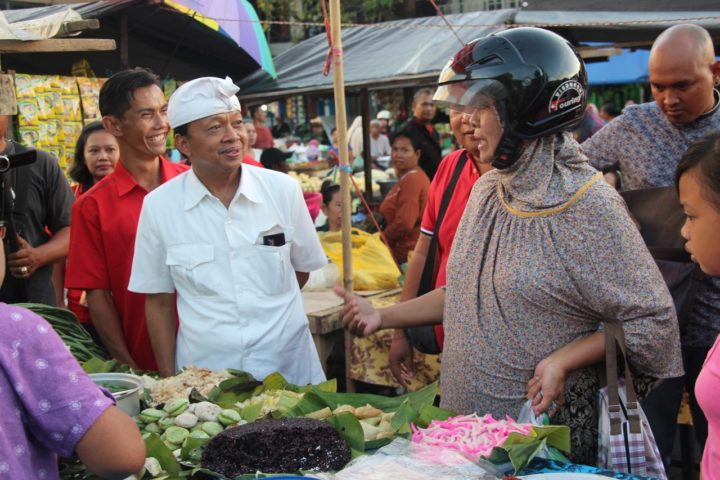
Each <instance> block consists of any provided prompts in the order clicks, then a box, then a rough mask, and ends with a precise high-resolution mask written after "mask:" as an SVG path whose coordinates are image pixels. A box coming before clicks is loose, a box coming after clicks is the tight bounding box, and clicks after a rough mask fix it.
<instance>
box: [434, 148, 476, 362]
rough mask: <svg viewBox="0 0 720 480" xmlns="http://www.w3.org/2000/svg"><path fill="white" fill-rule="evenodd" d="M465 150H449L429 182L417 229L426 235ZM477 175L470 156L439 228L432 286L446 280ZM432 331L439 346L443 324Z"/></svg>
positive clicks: (435, 286) (441, 339) (437, 285)
mask: <svg viewBox="0 0 720 480" xmlns="http://www.w3.org/2000/svg"><path fill="white" fill-rule="evenodd" d="M464 151H465V150H463V149H460V150H455V151H454V152H452V153H450V154H448V155H447V156H446V157H445V158H444V159H443V160H442V162H440V166H439V167H438V170H437V173H436V174H435V177H434V178H433V181H432V183H430V191H429V192H428V200H427V206H426V207H425V213H423V218H422V223H421V224H420V231H421V232H422V233H424V234H425V235H432V234H433V232H434V231H435V222H436V221H437V214H438V210H439V209H440V204H441V203H442V198H443V195H444V194H445V189H446V188H447V185H448V183H450V179H451V178H452V175H453V172H454V171H455V166H456V165H457V162H458V160H460V155H462V153H463V152H464ZM478 178H480V172H479V171H478V169H477V166H476V165H475V162H473V161H472V159H471V158H468V160H467V162H466V163H465V166H464V167H463V170H462V172H460V176H459V177H458V180H457V183H456V184H455V190H454V191H453V195H452V197H451V198H450V203H449V204H448V206H447V210H446V211H445V217H444V218H443V221H442V225H440V232H438V238H437V253H436V255H435V269H436V270H437V273H436V275H435V283H434V285H433V288H438V287H442V286H443V285H445V284H446V283H447V280H446V276H445V274H446V267H447V261H448V258H449V257H450V247H452V243H453V239H454V238H455V231H456V230H457V228H458V225H459V224H460V218H462V215H463V212H464V211H465V205H466V204H467V202H468V198H470V191H471V190H472V188H473V185H475V182H476V181H477V179H478ZM435 333H436V336H437V340H438V344H439V345H440V347H441V348H442V345H443V341H444V339H445V335H444V334H443V331H442V326H439V327H438V328H436V329H435Z"/></svg>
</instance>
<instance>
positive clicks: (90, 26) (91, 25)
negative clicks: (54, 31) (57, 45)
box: [60, 18, 100, 35]
mask: <svg viewBox="0 0 720 480" xmlns="http://www.w3.org/2000/svg"><path fill="white" fill-rule="evenodd" d="M98 28H100V20H98V19H97V18H89V19H87V20H71V21H69V22H63V24H62V26H61V27H60V35H69V34H71V33H77V32H82V31H83V30H97V29H98Z"/></svg>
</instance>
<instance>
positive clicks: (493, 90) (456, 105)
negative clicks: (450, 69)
mask: <svg viewBox="0 0 720 480" xmlns="http://www.w3.org/2000/svg"><path fill="white" fill-rule="evenodd" d="M507 96H508V94H507V90H506V89H505V86H504V85H503V84H502V83H500V82H499V81H497V80H492V79H481V80H462V81H459V82H452V83H446V84H444V85H440V86H439V87H438V89H437V90H436V91H435V95H433V101H434V102H435V103H436V104H437V105H438V107H444V108H450V109H452V110H457V111H461V112H463V113H473V112H474V111H476V110H478V109H485V108H490V107H495V106H496V105H498V104H500V103H501V102H502V101H503V100H505V99H506V98H507Z"/></svg>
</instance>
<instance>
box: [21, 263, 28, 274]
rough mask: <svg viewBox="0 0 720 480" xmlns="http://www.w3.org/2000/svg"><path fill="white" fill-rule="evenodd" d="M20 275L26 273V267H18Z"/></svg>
mask: <svg viewBox="0 0 720 480" xmlns="http://www.w3.org/2000/svg"><path fill="white" fill-rule="evenodd" d="M20 273H22V274H23V275H25V274H26V273H28V267H26V266H24V265H23V266H22V267H20Z"/></svg>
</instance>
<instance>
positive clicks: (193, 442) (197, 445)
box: [180, 437, 210, 465]
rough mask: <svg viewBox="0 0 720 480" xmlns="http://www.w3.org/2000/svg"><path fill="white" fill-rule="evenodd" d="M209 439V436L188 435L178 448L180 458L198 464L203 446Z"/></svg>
mask: <svg viewBox="0 0 720 480" xmlns="http://www.w3.org/2000/svg"><path fill="white" fill-rule="evenodd" d="M209 441H210V439H209V438H195V437H188V438H187V439H186V440H185V443H184V444H183V447H182V449H181V450H180V460H183V461H190V462H192V463H194V464H196V465H199V464H200V458H201V456H202V450H203V447H204V446H205V444H206V443H208V442H209Z"/></svg>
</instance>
